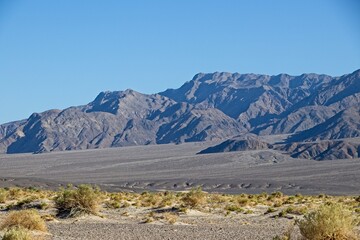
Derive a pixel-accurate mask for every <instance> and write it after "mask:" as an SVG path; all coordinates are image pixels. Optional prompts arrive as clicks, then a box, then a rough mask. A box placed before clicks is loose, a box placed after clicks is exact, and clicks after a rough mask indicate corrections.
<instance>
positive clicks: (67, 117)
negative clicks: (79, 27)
mask: <svg viewBox="0 0 360 240" xmlns="http://www.w3.org/2000/svg"><path fill="white" fill-rule="evenodd" d="M359 103H360V70H357V71H355V72H353V73H351V74H347V75H344V76H341V77H331V76H327V75H318V74H303V75H300V76H289V75H287V74H280V75H276V76H268V75H258V74H239V73H219V72H216V73H209V74H204V73H199V74H197V75H195V77H194V78H193V79H192V80H191V81H189V82H186V83H185V84H184V85H183V86H181V87H180V88H179V89H168V90H166V91H164V92H161V93H159V94H150V95H147V94H141V93H138V92H136V91H133V90H130V89H128V90H125V91H115V92H101V93H100V94H99V95H98V96H97V97H96V98H95V100H94V101H92V102H91V103H89V104H87V105H83V106H78V107H70V108H67V109H65V110H49V111H46V112H43V113H34V114H32V115H31V116H30V117H29V118H28V119H26V120H22V121H16V122H11V123H7V124H3V125H0V152H6V153H20V152H35V153H39V152H48V151H62V150H73V149H89V148H106V147H119V146H127V145H146V144H162V143H181V142H190V141H209V140H217V141H221V140H226V139H230V138H232V137H234V136H238V135H243V134H245V133H248V132H251V133H255V134H258V135H268V134H291V135H293V136H290V137H289V138H288V142H295V141H297V142H304V141H318V140H324V139H325V140H326V139H340V138H349V137H358V136H360V133H359V129H360V117H359V105H360V104H359ZM249 136H250V135H249ZM252 137H253V136H252ZM233 141H234V142H232V143H231V144H232V146H231V147H230V146H227V148H225V149H224V151H227V150H231V149H247V148H249V149H256V148H257V147H256V146H258V147H259V148H263V147H266V146H267V145H266V144H265V143H263V142H262V141H261V140H259V139H257V140H256V141H255V140H254V139H250V138H249V139H242V140H240V139H233ZM241 141H242V142H241ZM244 141H245V142H244ZM254 141H255V142H254ZM236 144H238V145H236ZM267 147H268V146H267Z"/></svg>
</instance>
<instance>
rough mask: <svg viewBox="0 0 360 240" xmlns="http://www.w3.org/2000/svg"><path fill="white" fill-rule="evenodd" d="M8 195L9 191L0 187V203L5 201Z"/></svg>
mask: <svg viewBox="0 0 360 240" xmlns="http://www.w3.org/2000/svg"><path fill="white" fill-rule="evenodd" d="M8 196H9V193H8V192H7V191H6V190H5V189H3V188H0V203H5V202H6V200H7V198H8Z"/></svg>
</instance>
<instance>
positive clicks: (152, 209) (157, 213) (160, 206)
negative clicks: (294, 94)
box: [0, 185, 360, 240]
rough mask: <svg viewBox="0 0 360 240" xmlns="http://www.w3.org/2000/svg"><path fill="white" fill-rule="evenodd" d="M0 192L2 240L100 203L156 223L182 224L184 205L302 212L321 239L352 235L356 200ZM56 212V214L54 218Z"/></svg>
mask: <svg viewBox="0 0 360 240" xmlns="http://www.w3.org/2000/svg"><path fill="white" fill-rule="evenodd" d="M1 196H4V197H3V202H2V203H0V207H1V208H2V209H3V210H12V211H10V212H9V213H8V216H7V217H6V218H5V220H4V222H3V224H2V225H1V227H2V229H4V231H5V233H4V234H5V235H6V236H7V237H8V238H7V239H17V238H15V236H18V235H19V236H21V237H22V236H25V237H24V238H20V237H19V239H31V237H33V235H32V234H33V233H32V232H31V231H32V230H33V229H37V230H40V229H41V231H46V225H45V223H44V220H45V221H53V220H55V219H56V217H77V216H79V215H80V214H96V215H99V213H100V212H99V210H100V209H101V208H100V207H102V208H104V209H108V210H114V209H116V211H117V212H118V214H119V216H121V217H123V218H131V219H139V220H140V221H141V222H143V223H152V222H154V223H156V224H157V223H162V224H175V223H178V222H179V223H180V224H182V223H187V222H186V221H187V220H186V219H187V218H186V216H191V214H199V213H197V212H196V211H189V209H195V210H197V211H200V212H203V213H206V214H210V215H211V214H215V215H217V216H222V217H228V218H230V219H231V218H235V219H238V218H241V216H242V215H243V214H254V215H258V216H260V215H264V214H266V217H268V218H275V219H276V218H279V217H286V218H287V219H295V220H296V219H302V216H304V215H305V218H304V219H303V220H297V223H298V226H299V228H300V230H301V233H302V234H303V236H304V238H307V239H315V240H316V239H324V238H321V237H323V236H326V237H328V236H330V237H328V238H325V239H334V240H336V239H340V240H342V239H356V237H354V236H356V235H354V234H355V233H354V232H353V230H352V228H353V227H354V226H355V224H356V223H355V219H356V218H357V217H360V216H359V214H360V210H359V209H360V205H359V201H358V200H359V198H358V197H354V196H349V197H346V196H328V195H322V196H302V195H300V194H297V195H293V196H287V195H284V194H282V193H280V192H275V193H272V194H267V193H262V194H238V195H231V194H219V193H206V192H204V191H202V190H201V188H193V189H191V190H190V191H188V192H170V191H165V192H143V193H133V192H117V193H107V192H102V191H100V190H99V189H98V188H95V187H92V186H90V185H80V186H77V187H73V186H71V185H70V186H68V187H67V188H63V189H60V190H59V191H57V192H54V191H44V190H38V189H22V188H8V189H1V190H0V197H1ZM0 200H1V199H0ZM319 206H320V207H319ZM23 209H25V210H23ZM26 209H28V210H26ZM56 210H57V211H58V213H59V214H58V215H57V216H56ZM39 212H40V213H41V214H42V216H41V217H40V214H39ZM308 212H310V213H309V214H307V213H308ZM104 213H105V214H106V211H104ZM271 213H275V214H271ZM189 214H190V215H189ZM205 216H206V215H205ZM134 217H135V218H134ZM330 223H331V224H332V225H330ZM24 229H25V230H24ZM26 229H30V230H29V231H30V233H24V232H26V231H27V230H26ZM330 230H331V231H330ZM324 234H325V235H324ZM290 235H291V234H290ZM290 235H289V234H288V233H286V234H285V233H284V234H283V235H279V236H276V237H274V239H283V240H284V239H288V240H289V239H290V238H289V236H290ZM351 237H352V238H351ZM35 239H38V238H35Z"/></svg>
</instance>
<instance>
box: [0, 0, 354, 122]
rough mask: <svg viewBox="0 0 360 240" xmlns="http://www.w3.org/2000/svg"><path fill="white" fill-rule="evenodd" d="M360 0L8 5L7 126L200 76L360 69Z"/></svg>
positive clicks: (7, 1)
mask: <svg viewBox="0 0 360 240" xmlns="http://www.w3.org/2000/svg"><path fill="white" fill-rule="evenodd" d="M359 13H360V1H357V0H337V1H335V0H292V1H291V0H273V1H269V0H262V1H260V0H246V1H245V0H243V1H241V0H233V1H231V0H217V1H211V0H181V1H180V0H179V1H170V0H163V1H157V0H151V1H147V0H143V1H140V0H131V1H130V0H128V1H120V0H119V1H117V0H114V1H110V0H106V1H101V0H98V1H92V0H86V1H85V0H83V1H81V0H62V1H49V0H27V1H25V0H23V1H22V0H0V81H1V82H0V83H1V94H0V123H4V122H9V121H12V120H18V119H23V118H27V117H28V116H29V115H30V114H31V113H33V112H41V111H44V110H47V109H52V108H58V109H63V108H66V107H69V106H73V105H81V104H86V103H88V102H90V101H91V100H93V99H94V98H95V97H96V95H97V94H98V93H99V92H100V91H104V90H124V89H127V88H132V89H134V90H137V91H140V92H143V93H155V92H159V91H162V90H165V89H166V88H177V87H179V86H180V85H181V84H183V83H184V82H185V81H188V80H190V79H191V78H192V77H193V75H194V74H196V73H198V72H215V71H229V72H240V73H250V72H252V73H264V74H271V75H273V74H279V73H282V72H285V73H289V74H291V75H296V74H301V73H309V72H315V73H326V74H330V75H336V76H337V75H342V74H345V73H349V72H352V71H354V70H356V69H358V68H360V14H359Z"/></svg>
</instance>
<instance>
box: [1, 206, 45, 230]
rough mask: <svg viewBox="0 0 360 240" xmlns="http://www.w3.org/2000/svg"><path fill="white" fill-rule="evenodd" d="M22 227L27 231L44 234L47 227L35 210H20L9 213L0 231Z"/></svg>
mask: <svg viewBox="0 0 360 240" xmlns="http://www.w3.org/2000/svg"><path fill="white" fill-rule="evenodd" d="M13 227H23V228H25V229H28V230H39V231H43V232H46V231H47V227H46V224H45V222H44V220H43V219H42V218H41V216H40V215H39V213H38V212H37V211H35V210H21V211H13V212H10V213H9V215H8V216H7V217H6V218H5V220H4V221H3V223H2V224H1V227H0V228H1V229H10V228H13Z"/></svg>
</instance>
